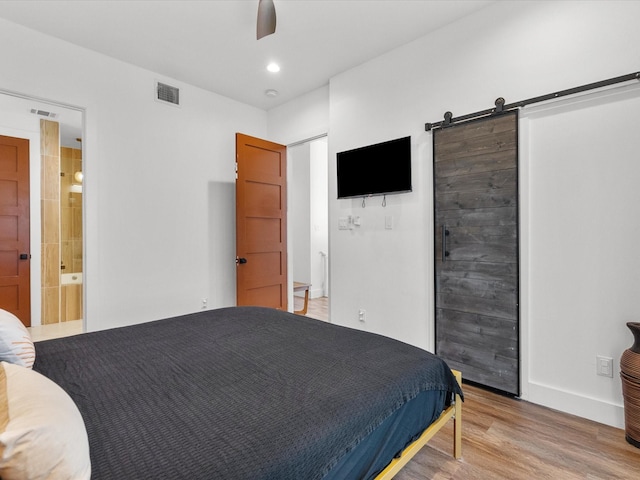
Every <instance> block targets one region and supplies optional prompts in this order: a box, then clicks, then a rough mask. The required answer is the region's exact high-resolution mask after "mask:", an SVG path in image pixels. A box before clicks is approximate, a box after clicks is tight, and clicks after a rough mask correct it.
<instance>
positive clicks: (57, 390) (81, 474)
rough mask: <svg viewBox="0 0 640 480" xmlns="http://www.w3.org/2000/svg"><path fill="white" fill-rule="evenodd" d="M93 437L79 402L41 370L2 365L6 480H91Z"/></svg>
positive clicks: (1, 451) (0, 455) (1, 472)
mask: <svg viewBox="0 0 640 480" xmlns="http://www.w3.org/2000/svg"><path fill="white" fill-rule="evenodd" d="M90 476H91V461H90V459H89V439H88V437H87V431H86V428H85V426H84V422H83V420H82V416H81V415H80V412H79V411H78V408H77V407H76V404H75V403H73V400H72V399H71V397H69V395H67V393H66V392H65V391H64V390H63V389H62V388H61V387H59V386H58V385H57V384H56V383H54V382H53V381H51V380H50V379H48V378H47V377H45V376H44V375H41V374H40V373H38V372H35V371H33V370H29V369H28V368H24V367H20V366H18V365H14V364H12V363H7V362H1V363H0V477H1V478H2V480H44V479H49V480H69V479H74V480H76V479H78V480H81V479H89V478H90Z"/></svg>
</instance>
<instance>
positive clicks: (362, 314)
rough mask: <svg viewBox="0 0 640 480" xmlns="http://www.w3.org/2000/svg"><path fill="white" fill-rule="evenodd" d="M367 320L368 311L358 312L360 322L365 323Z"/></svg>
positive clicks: (361, 310)
mask: <svg viewBox="0 0 640 480" xmlns="http://www.w3.org/2000/svg"><path fill="white" fill-rule="evenodd" d="M366 319H367V311H366V310H364V309H362V308H361V309H360V310H358V320H360V321H361V322H364V321H365V320H366Z"/></svg>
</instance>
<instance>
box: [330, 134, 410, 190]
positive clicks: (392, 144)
mask: <svg viewBox="0 0 640 480" xmlns="http://www.w3.org/2000/svg"><path fill="white" fill-rule="evenodd" d="M337 162H338V165H337V166H338V198H352V197H369V196H372V195H387V194H392V193H404V192H410V191H411V137H404V138H398V139H396V140H389V141H388V142H383V143H377V144H375V145H369V146H366V147H361V148H356V149H354V150H347V151H345V152H339V153H338V155H337Z"/></svg>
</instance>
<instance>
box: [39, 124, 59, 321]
mask: <svg viewBox="0 0 640 480" xmlns="http://www.w3.org/2000/svg"><path fill="white" fill-rule="evenodd" d="M40 157H41V158H40V160H41V169H40V208H41V215H42V220H41V229H42V230H41V231H42V265H41V269H42V323H43V324H45V325H46V324H50V323H58V322H59V321H60V129H59V125H58V123H57V122H52V121H50V120H40Z"/></svg>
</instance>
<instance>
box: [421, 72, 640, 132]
mask: <svg viewBox="0 0 640 480" xmlns="http://www.w3.org/2000/svg"><path fill="white" fill-rule="evenodd" d="M631 80H640V72H634V73H629V74H627V75H622V76H620V77H614V78H609V79H607V80H601V81H599V82H594V83H589V84H587V85H582V86H580V87H574V88H568V89H566V90H561V91H559V92H554V93H548V94H546V95H540V96H539V97H533V98H529V99H528V100H521V101H519V102H514V103H509V104H505V100H504V98H502V97H499V98H498V99H496V101H495V107H494V108H489V109H486V110H482V111H479V112H474V113H469V114H467V115H462V116H460V117H454V116H453V114H452V113H451V112H446V113H445V114H444V120H441V121H439V122H434V123H425V124H424V129H425V131H427V132H429V131H431V130H435V129H438V128H446V127H450V126H452V125H453V124H454V123H460V122H466V121H468V120H473V119H476V118H481V117H487V116H490V115H499V114H500V113H503V112H507V111H509V110H513V109H515V108H521V107H524V106H526V105H531V104H532V103H540V102H544V101H546V100H553V99H555V98H561V97H566V96H567V95H573V94H576V93H581V92H586V91H588V90H594V89H596V88H602V87H608V86H609V85H615V84H616V83H622V82H629V81H631Z"/></svg>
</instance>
